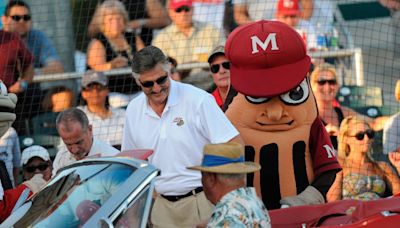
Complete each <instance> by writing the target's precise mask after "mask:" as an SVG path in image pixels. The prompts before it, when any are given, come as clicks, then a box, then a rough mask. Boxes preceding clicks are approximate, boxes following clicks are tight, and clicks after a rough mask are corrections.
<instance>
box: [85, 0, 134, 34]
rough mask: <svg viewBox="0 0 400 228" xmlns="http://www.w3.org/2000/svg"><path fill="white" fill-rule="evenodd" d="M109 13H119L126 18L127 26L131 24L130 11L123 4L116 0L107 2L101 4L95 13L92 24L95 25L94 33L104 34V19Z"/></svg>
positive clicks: (107, 0)
mask: <svg viewBox="0 0 400 228" xmlns="http://www.w3.org/2000/svg"><path fill="white" fill-rule="evenodd" d="M108 12H112V13H117V14H120V15H122V17H123V18H124V22H125V26H126V25H127V24H128V23H129V16H128V11H127V10H126V8H125V6H124V4H123V3H121V2H120V1H116V0H106V1H104V2H103V3H102V4H100V5H99V6H98V7H97V8H96V11H95V12H94V15H93V18H92V21H91V24H93V28H92V29H93V32H94V33H98V32H104V17H105V16H106V15H107V13H108Z"/></svg>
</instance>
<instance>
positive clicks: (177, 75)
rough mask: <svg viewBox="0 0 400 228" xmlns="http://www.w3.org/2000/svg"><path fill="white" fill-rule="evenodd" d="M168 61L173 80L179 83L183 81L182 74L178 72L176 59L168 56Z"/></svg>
mask: <svg viewBox="0 0 400 228" xmlns="http://www.w3.org/2000/svg"><path fill="white" fill-rule="evenodd" d="M167 59H168V62H169V63H170V71H171V78H172V79H173V80H175V81H177V82H180V81H182V77H181V74H180V73H179V72H178V70H177V67H178V62H177V61H176V59H174V58H172V57H171V56H168V57H167Z"/></svg>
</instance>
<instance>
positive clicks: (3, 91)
mask: <svg viewBox="0 0 400 228" xmlns="http://www.w3.org/2000/svg"><path fill="white" fill-rule="evenodd" d="M0 94H1V95H3V96H7V95H8V92H7V87H6V85H4V83H3V82H2V81H0Z"/></svg>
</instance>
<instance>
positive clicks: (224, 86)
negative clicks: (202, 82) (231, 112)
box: [208, 46, 231, 108]
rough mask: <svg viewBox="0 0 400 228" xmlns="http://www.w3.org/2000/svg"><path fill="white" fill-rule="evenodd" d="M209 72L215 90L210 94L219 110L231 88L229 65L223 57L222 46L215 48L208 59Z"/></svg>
mask: <svg viewBox="0 0 400 228" xmlns="http://www.w3.org/2000/svg"><path fill="white" fill-rule="evenodd" d="M208 63H209V64H210V71H211V76H212V78H213V81H214V83H215V85H216V86H217V88H216V89H215V90H214V91H213V92H212V93H211V94H212V95H213V96H214V98H215V101H216V102H217V104H218V106H219V107H220V108H222V107H223V105H224V103H225V100H226V97H227V95H228V91H229V89H230V86H231V75H230V70H229V68H230V63H229V60H228V59H227V58H226V56H225V52H224V46H217V47H215V48H214V50H213V51H212V52H211V54H210V56H209V57H208Z"/></svg>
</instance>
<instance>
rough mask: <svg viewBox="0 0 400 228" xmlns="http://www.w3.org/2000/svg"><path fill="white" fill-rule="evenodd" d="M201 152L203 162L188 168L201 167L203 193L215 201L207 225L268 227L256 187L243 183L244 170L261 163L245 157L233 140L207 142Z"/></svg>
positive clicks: (258, 167) (248, 171) (265, 211)
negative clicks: (202, 153)
mask: <svg viewBox="0 0 400 228" xmlns="http://www.w3.org/2000/svg"><path fill="white" fill-rule="evenodd" d="M203 152H204V157H203V161H202V164H201V165H200V166H194V167H189V169H194V170H199V171H201V173H202V183H203V189H204V193H205V194H206V197H207V199H208V200H210V201H211V203H213V204H215V208H214V211H213V213H212V215H211V218H210V220H209V221H208V224H207V227H271V221H270V218H269V215H268V211H267V209H266V208H265V206H264V204H263V202H262V201H261V200H260V199H259V198H258V196H257V195H256V191H255V189H254V188H252V187H246V174H247V173H253V172H255V171H258V170H260V168H261V167H260V165H258V164H256V163H253V162H245V161H244V148H243V146H242V145H240V144H238V143H235V142H229V143H222V144H208V145H206V146H205V147H204V151H203ZM199 226H201V225H199Z"/></svg>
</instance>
